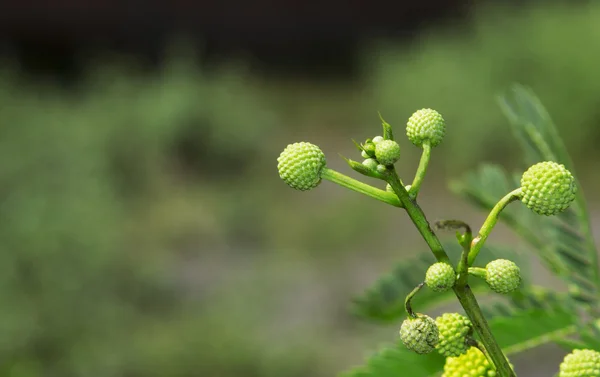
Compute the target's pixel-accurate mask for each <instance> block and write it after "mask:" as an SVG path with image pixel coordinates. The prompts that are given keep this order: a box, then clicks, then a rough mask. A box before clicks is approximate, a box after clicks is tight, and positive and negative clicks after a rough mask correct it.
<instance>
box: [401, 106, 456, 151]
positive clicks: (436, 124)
mask: <svg viewBox="0 0 600 377" xmlns="http://www.w3.org/2000/svg"><path fill="white" fill-rule="evenodd" d="M445 133H446V124H445V122H444V118H442V115H441V114H440V113H438V112H437V111H435V110H432V109H421V110H418V111H416V112H415V113H414V114H413V115H412V116H411V117H410V118H409V119H408V123H407V124H406V136H408V139H409V140H410V142H411V143H413V144H414V145H416V146H417V147H422V146H423V143H424V142H425V141H428V142H429V144H430V145H431V146H432V147H435V146H437V145H438V144H439V143H441V142H442V139H443V138H444V135H445Z"/></svg>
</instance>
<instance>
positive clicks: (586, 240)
mask: <svg viewBox="0 0 600 377" xmlns="http://www.w3.org/2000/svg"><path fill="white" fill-rule="evenodd" d="M499 102H500V106H501V107H502V110H503V111H504V113H505V115H506V116H507V118H508V120H509V123H510V125H511V129H512V131H513V133H514V134H515V136H516V138H517V140H518V141H519V142H520V144H521V146H522V149H523V151H524V160H525V163H526V164H527V166H529V165H533V164H535V163H537V162H540V161H544V160H546V161H548V160H551V161H556V162H559V163H562V164H565V166H567V168H568V169H569V170H570V171H571V172H572V173H575V169H574V166H573V163H572V161H571V158H570V156H569V154H568V152H567V149H566V147H565V145H564V143H563V141H562V139H561V138H560V136H559V134H558V131H557V130H556V127H555V126H554V123H553V122H552V120H551V119H550V116H549V115H548V112H547V111H546V109H545V108H544V106H543V105H542V104H541V103H540V101H539V99H538V98H537V97H536V96H535V94H534V93H533V92H532V91H531V90H530V89H528V88H525V87H523V86H520V85H514V86H513V87H512V88H510V90H509V91H507V92H506V93H505V94H504V95H503V96H501V97H500V99H499ZM575 177H576V175H575ZM577 185H578V187H581V185H579V183H577ZM536 220H537V221H534V224H533V225H534V226H535V227H536V228H534V229H538V226H539V227H540V228H539V229H543V233H541V234H540V237H541V238H542V237H543V238H542V239H543V242H542V243H544V244H552V245H553V246H554V247H553V252H554V253H556V254H558V256H559V257H560V258H561V260H562V261H563V262H564V263H565V265H566V267H567V268H568V270H569V273H568V274H567V275H568V277H567V280H568V281H569V282H570V283H571V285H572V287H576V289H572V294H573V297H574V298H576V299H577V300H578V301H580V302H584V303H589V304H591V303H592V302H594V301H596V302H597V301H598V297H599V295H598V294H599V287H600V272H599V269H598V253H597V250H596V246H595V244H594V240H593V237H592V234H591V228H590V220H589V215H588V213H587V207H586V201H585V198H584V196H583V192H582V190H581V189H579V190H578V193H577V196H576V199H575V202H574V203H573V204H572V205H571V206H570V207H569V209H568V210H567V211H565V212H563V213H561V214H559V215H557V216H554V217H552V218H544V217H542V216H539V217H538V218H537V219H536Z"/></svg>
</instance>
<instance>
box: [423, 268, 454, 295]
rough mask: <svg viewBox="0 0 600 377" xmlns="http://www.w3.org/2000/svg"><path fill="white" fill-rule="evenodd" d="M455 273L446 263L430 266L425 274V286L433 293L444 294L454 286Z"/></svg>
mask: <svg viewBox="0 0 600 377" xmlns="http://www.w3.org/2000/svg"><path fill="white" fill-rule="evenodd" d="M455 281H456V273H455V272H454V268H453V267H452V266H451V265H449V264H448V263H443V262H437V263H434V264H432V265H431V266H430V267H429V268H428V269H427V273H426V274H425V284H427V286H428V287H429V288H431V289H432V290H433V291H435V292H445V291H447V290H448V289H450V288H452V287H453V286H454V282H455Z"/></svg>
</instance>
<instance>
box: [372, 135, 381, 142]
mask: <svg viewBox="0 0 600 377" xmlns="http://www.w3.org/2000/svg"><path fill="white" fill-rule="evenodd" d="M371 141H372V142H373V143H375V144H379V143H381V142H382V141H383V136H375V137H374V138H373V140H371Z"/></svg>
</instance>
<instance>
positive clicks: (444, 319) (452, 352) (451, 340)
mask: <svg viewBox="0 0 600 377" xmlns="http://www.w3.org/2000/svg"><path fill="white" fill-rule="evenodd" d="M435 323H436V325H437V327H438V330H439V332H440V341H439V343H438V345H437V346H436V347H435V349H437V351H438V352H439V353H440V354H441V355H442V356H446V357H451V356H460V355H462V354H463V353H465V352H467V349H468V348H469V347H468V346H467V343H466V341H467V335H469V334H471V333H472V332H473V324H472V323H471V321H470V320H469V319H468V318H467V317H465V316H464V315H461V314H458V313H444V314H442V315H441V316H440V317H437V318H436V319H435Z"/></svg>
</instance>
